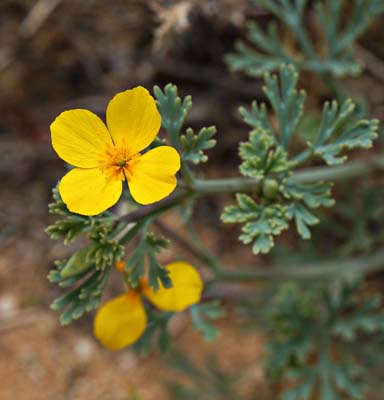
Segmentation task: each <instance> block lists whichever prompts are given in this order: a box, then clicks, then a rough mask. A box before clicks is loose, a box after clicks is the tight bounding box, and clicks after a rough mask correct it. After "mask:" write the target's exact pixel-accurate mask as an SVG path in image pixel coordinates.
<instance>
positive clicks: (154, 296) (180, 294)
mask: <svg viewBox="0 0 384 400" xmlns="http://www.w3.org/2000/svg"><path fill="white" fill-rule="evenodd" d="M165 268H166V269H167V270H168V271H169V276H170V278H171V280H172V287H171V288H169V289H166V288H164V287H163V286H162V285H161V283H160V282H159V289H158V290H157V291H156V292H155V291H154V290H153V289H152V288H149V287H146V286H144V287H143V289H142V292H143V294H144V295H145V296H146V297H147V298H148V300H150V301H151V303H153V304H154V305H155V306H156V307H157V308H159V309H160V310H163V311H183V310H185V309H186V308H188V307H189V306H191V305H193V304H196V303H198V302H199V301H200V298H201V292H202V290H203V281H202V279H201V277H200V275H199V272H198V271H197V270H196V269H195V268H194V267H192V265H191V264H188V263H186V262H183V261H177V262H173V263H171V264H168V265H167V266H166V267H165Z"/></svg>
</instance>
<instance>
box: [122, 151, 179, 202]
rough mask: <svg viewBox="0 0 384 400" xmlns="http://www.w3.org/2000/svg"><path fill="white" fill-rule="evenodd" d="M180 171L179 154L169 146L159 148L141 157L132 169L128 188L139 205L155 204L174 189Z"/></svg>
mask: <svg viewBox="0 0 384 400" xmlns="http://www.w3.org/2000/svg"><path fill="white" fill-rule="evenodd" d="M179 169H180V156H179V153H178V152H177V151H176V150H175V149H174V148H173V147H169V146H160V147H156V148H155V149H152V150H150V151H148V152H147V153H145V154H144V155H142V156H141V157H140V158H139V159H138V161H137V162H136V163H135V164H134V166H133V168H132V176H131V177H130V178H129V179H128V186H129V190H130V192H131V195H132V197H133V198H134V199H135V200H136V201H137V202H138V203H140V204H150V203H155V202H156V201H159V200H161V199H163V198H164V197H167V196H168V195H169V194H170V193H171V192H172V191H173V190H174V189H175V187H176V183H177V181H176V177H175V174H176V172H177V171H178V170H179Z"/></svg>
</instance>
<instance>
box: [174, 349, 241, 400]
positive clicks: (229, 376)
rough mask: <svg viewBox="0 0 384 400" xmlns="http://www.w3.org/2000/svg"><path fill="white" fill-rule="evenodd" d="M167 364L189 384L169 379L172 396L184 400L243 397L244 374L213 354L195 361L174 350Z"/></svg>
mask: <svg viewBox="0 0 384 400" xmlns="http://www.w3.org/2000/svg"><path fill="white" fill-rule="evenodd" d="M167 363H168V364H169V365H170V367H171V368H173V369H174V370H175V371H176V372H178V374H179V376H180V377H181V378H183V381H185V380H186V381H187V382H186V383H185V382H184V383H181V382H179V381H177V380H172V381H167V382H166V387H167V389H168V392H169V394H170V396H171V397H170V399H175V400H179V399H183V400H200V399H204V400H222V399H242V398H243V396H242V394H241V390H240V387H241V384H240V383H239V381H240V378H241V373H240V372H239V371H230V372H228V371H226V370H224V369H223V368H222V367H221V366H220V365H219V363H218V361H217V360H216V358H215V357H214V356H212V355H211V356H208V357H207V358H206V360H205V361H204V363H199V364H197V363H195V362H193V361H192V360H191V359H190V358H189V357H188V356H187V355H185V354H183V353H182V352H180V351H173V352H171V353H170V355H169V356H168V358H167Z"/></svg>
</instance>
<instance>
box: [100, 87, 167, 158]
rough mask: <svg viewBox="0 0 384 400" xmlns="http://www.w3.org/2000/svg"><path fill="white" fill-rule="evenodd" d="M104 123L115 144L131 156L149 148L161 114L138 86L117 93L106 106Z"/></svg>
mask: <svg viewBox="0 0 384 400" xmlns="http://www.w3.org/2000/svg"><path fill="white" fill-rule="evenodd" d="M107 125H108V128H109V131H110V133H111V135H112V137H113V140H114V142H115V144H116V145H118V146H120V145H122V144H123V145H124V144H125V145H126V146H127V149H128V150H129V152H130V154H131V155H134V154H136V153H138V152H140V151H141V150H143V149H145V148H146V147H148V146H149V145H150V144H151V143H152V141H153V139H154V138H155V137H156V135H157V133H158V132H159V129H160V125H161V117H160V114H159V111H158V110H157V107H156V103H155V100H154V98H153V97H152V96H151V95H150V94H149V92H148V90H147V89H145V88H143V87H141V86H138V87H136V88H134V89H130V90H126V91H125V92H121V93H118V94H117V95H116V96H115V97H113V99H112V100H111V101H110V102H109V104H108V107H107Z"/></svg>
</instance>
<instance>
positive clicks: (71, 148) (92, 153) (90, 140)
mask: <svg viewBox="0 0 384 400" xmlns="http://www.w3.org/2000/svg"><path fill="white" fill-rule="evenodd" d="M51 138H52V146H53V148H54V149H55V151H56V153H57V154H58V156H59V157H60V158H61V159H63V160H64V161H66V162H67V163H69V164H72V165H74V166H75V167H81V168H94V167H97V166H98V165H99V162H100V154H101V153H102V152H103V151H104V150H105V148H106V145H107V144H109V145H112V139H111V135H110V134H109V132H108V130H107V127H106V126H105V125H104V122H103V121H102V120H101V119H100V118H99V117H98V116H97V115H96V114H93V113H92V112H90V111H88V110H69V111H64V112H63V113H61V114H60V115H59V116H58V117H57V118H56V119H55V120H54V121H53V122H52V124H51Z"/></svg>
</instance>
